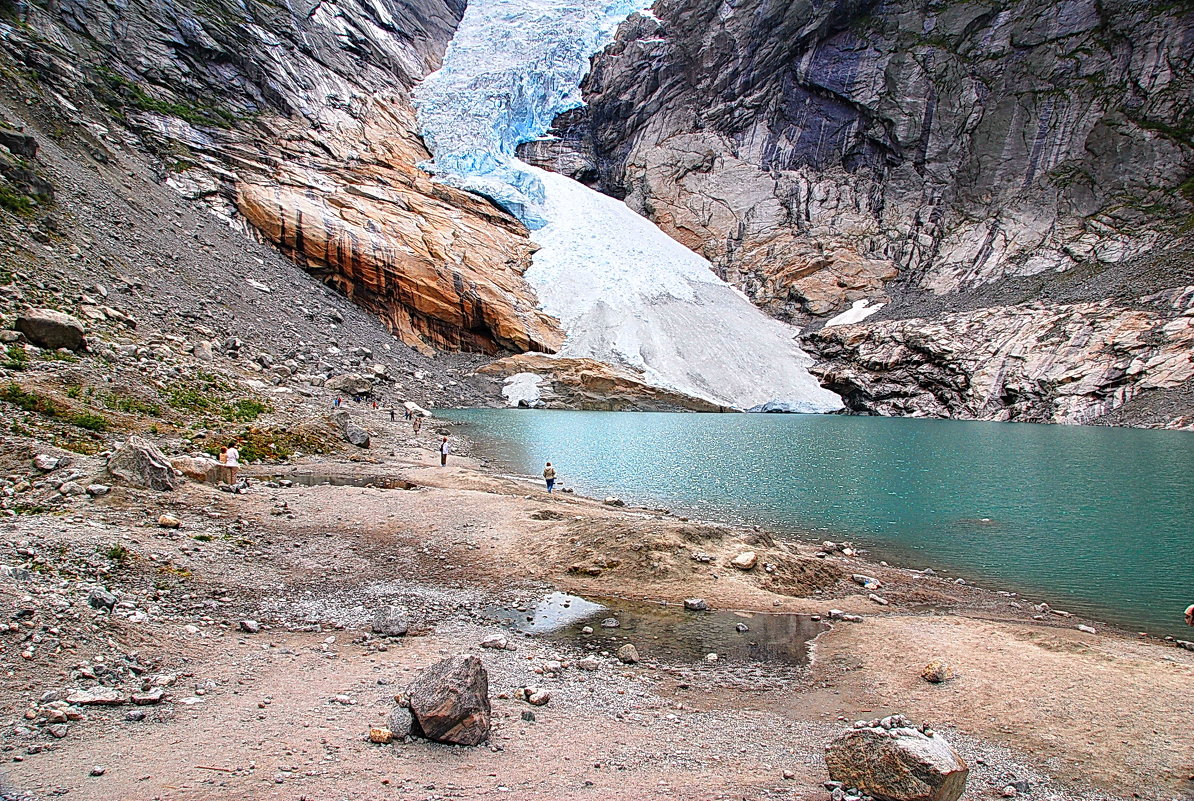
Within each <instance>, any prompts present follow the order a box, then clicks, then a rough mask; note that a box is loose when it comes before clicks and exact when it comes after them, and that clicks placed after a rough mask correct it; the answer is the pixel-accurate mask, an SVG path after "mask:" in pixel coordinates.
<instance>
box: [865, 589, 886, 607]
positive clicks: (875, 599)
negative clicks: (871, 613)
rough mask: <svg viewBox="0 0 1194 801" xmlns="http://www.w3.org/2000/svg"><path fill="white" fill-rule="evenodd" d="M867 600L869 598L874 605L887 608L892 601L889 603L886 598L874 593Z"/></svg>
mask: <svg viewBox="0 0 1194 801" xmlns="http://www.w3.org/2000/svg"><path fill="white" fill-rule="evenodd" d="M867 598H869V599H870V600H871V601H872V602H873V603H877V604H879V606H887V605H888V604H889V603H890V601H888V600H887V599H886V598H883V597H881V596H878V595H875V593H873V592H872V593H871V594H870V595H868V596H867Z"/></svg>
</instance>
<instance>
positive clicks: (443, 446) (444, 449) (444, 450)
mask: <svg viewBox="0 0 1194 801" xmlns="http://www.w3.org/2000/svg"><path fill="white" fill-rule="evenodd" d="M450 451H451V446H449V445H448V438H447V437H444V438H443V440H441V441H440V443H439V466H440V467H443V466H444V465H446V464H447V463H448V453H449V452H450Z"/></svg>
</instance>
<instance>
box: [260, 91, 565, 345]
mask: <svg viewBox="0 0 1194 801" xmlns="http://www.w3.org/2000/svg"><path fill="white" fill-rule="evenodd" d="M413 126H414V118H413V116H412V115H411V114H410V110H409V108H408V107H407V106H406V103H405V102H404V98H400V97H395V98H389V99H388V101H382V100H380V99H378V100H375V101H374V105H373V107H372V108H371V110H370V112H369V113H368V114H366V115H365V122H364V123H362V124H361V125H360V126H359V127H344V128H334V129H332V130H330V131H329V132H328V133H326V134H325V135H324V137H323V138H322V139H321V140H320V144H321V146H322V148H323V149H324V150H325V151H327V152H331V153H332V154H334V155H340V154H343V160H340V159H339V158H337V159H336V160H329V159H324V158H312V157H311V155H310V154H309V153H308V154H304V155H305V157H304V158H301V159H287V160H284V161H279V162H277V166H275V167H274V169H272V170H270V171H268V172H266V171H261V170H242V171H241V172H240V174H239V177H240V180H239V181H238V182H237V185H236V205H237V209H238V211H239V212H240V213H241V214H242V215H243V216H244V218H245V219H246V220H248V221H249V222H250V223H251V224H252V225H253V226H254V227H255V228H257V229H258V230H259V231H261V233H262V234H264V235H265V236H266V238H268V239H269V240H270V241H272V242H273V243H274V244H276V245H277V246H278V247H279V248H281V249H282V250H283V251H284V252H285V253H287V254H288V255H290V256H291V257H292V258H293V259H294V260H295V261H296V262H297V263H298V264H299V265H301V266H302V267H304V268H305V269H307V270H308V271H310V272H312V273H314V274H315V275H318V276H319V277H321V278H322V279H323V280H324V281H326V282H328V283H329V284H331V285H333V286H335V287H336V288H337V289H339V290H341V291H342V292H344V293H345V294H347V295H348V296H349V297H351V298H352V299H353V300H354V301H356V302H357V303H358V304H360V305H361V306H364V307H365V308H367V309H370V310H371V311H373V312H375V313H376V314H378V315H380V316H381V318H382V319H383V320H384V321H385V322H386V324H387V325H388V326H389V327H390V328H391V330H393V331H394V333H395V334H396V335H397V336H399V337H400V338H401V339H402V340H403V341H404V342H406V343H407V344H410V345H415V346H420V347H426V346H433V347H438V348H444V349H449V350H466V351H476V352H482V353H497V352H499V351H502V350H509V351H525V350H538V351H547V352H553V351H555V350H557V349H558V348H559V346H560V344H561V343H562V342H563V333H562V331H561V330H560V328H559V324H558V322H557V321H556V320H555V318H553V317H550V316H548V315H546V314H544V313H543V312H541V311H539V310H538V309H537V308H536V306H537V301H536V299H535V295H534V292H533V290H532V289H531V288H530V286H529V285H528V284H527V283H526V281H525V280H523V277H522V275H523V272H524V271H525V270H526V269H527V267H529V266H530V263H531V253H532V252H533V249H534V245H533V244H532V243H531V241H530V238H529V236H528V234H527V231H526V229H525V228H524V227H523V225H522V224H521V223H519V222H518V221H517V220H515V219H514V218H513V217H511V216H510V215H508V214H506V213H505V212H503V211H501V210H499V209H498V208H496V207H495V206H493V205H492V204H490V203H489V202H488V201H485V200H484V199H482V198H479V197H477V196H475V195H472V194H469V193H467V192H461V191H458V190H455V189H451V188H449V187H445V186H442V185H440V184H436V183H434V182H433V181H432V180H431V178H430V177H429V176H428V175H426V174H425V173H423V172H422V171H421V170H420V169H419V168H418V167H417V166H416V164H417V163H418V162H419V161H421V160H423V159H426V158H428V157H429V154H428V153H427V151H426V150H425V149H424V148H423V146H422V143H421V142H420V141H419V140H418V138H417V137H416V136H415V135H414V134H413V133H412V131H413ZM279 141H286V140H285V137H279ZM288 144H290V143H288Z"/></svg>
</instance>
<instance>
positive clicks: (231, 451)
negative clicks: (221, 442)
mask: <svg viewBox="0 0 1194 801" xmlns="http://www.w3.org/2000/svg"><path fill="white" fill-rule="evenodd" d="M224 466H225V467H227V468H228V483H229V484H235V483H236V470H237V468H238V467H240V451H238V450H237V449H236V444H235V443H232V442H229V443H228V450H227V452H226V453H225V458H224Z"/></svg>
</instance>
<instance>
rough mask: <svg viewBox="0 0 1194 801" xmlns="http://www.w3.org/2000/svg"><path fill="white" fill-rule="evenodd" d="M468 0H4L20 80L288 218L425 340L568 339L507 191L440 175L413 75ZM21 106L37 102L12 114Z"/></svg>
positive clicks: (308, 251) (52, 102) (78, 119)
mask: <svg viewBox="0 0 1194 801" xmlns="http://www.w3.org/2000/svg"><path fill="white" fill-rule="evenodd" d="M462 10H463V9H462V7H461V6H459V5H457V4H456V3H454V2H451V0H417V2H413V3H401V2H396V1H394V0H378V1H377V2H372V1H371V0H360V2H357V0H331V1H329V0H298V2H293V3H287V4H285V5H277V4H274V3H269V2H262V1H261V0H246V1H245V2H233V0H201V1H200V0H195V2H185V1H184V2H159V0H132V2H115V1H114V2H105V0H51V1H50V2H46V3H44V4H41V3H35V4H28V5H26V4H23V3H20V4H11V3H6V4H5V5H4V6H3V8H0V13H2V16H3V19H4V24H3V26H2V27H0V36H3V40H4V47H3V56H2V57H3V60H4V62H5V63H4V66H5V69H4V70H3V76H4V81H5V82H6V83H7V84H8V89H9V93H10V94H12V95H16V96H18V97H22V98H26V99H28V103H27V105H28V106H29V107H30V109H31V110H36V112H37V114H39V115H40V116H41V117H42V118H43V119H44V120H46V121H47V122H48V124H49V127H50V129H51V130H53V131H54V132H55V135H57V136H60V137H63V138H67V137H75V138H81V139H84V140H86V141H87V142H88V143H89V147H90V152H91V153H92V154H93V156H94V158H95V159H96V160H100V161H102V160H104V159H106V158H109V155H108V154H111V153H112V152H113V151H114V150H119V149H121V148H127V147H138V148H141V147H144V148H147V149H149V150H150V151H151V152H153V153H154V154H155V155H156V156H157V157H158V159H159V163H160V175H159V178H160V180H162V181H164V182H166V183H168V184H169V185H171V186H173V187H175V188H176V189H177V190H178V191H180V192H182V193H183V194H184V195H185V196H187V197H189V198H192V199H195V200H203V201H205V202H207V203H209V204H210V205H211V206H212V207H213V208H214V209H216V210H217V211H219V212H221V213H223V214H224V215H226V216H227V217H228V219H230V220H231V221H233V222H234V223H235V224H238V225H242V226H243V227H244V228H245V229H246V230H247V231H249V232H251V233H253V234H255V235H261V236H264V237H266V238H268V239H269V240H270V241H272V242H273V243H274V244H276V245H277V246H278V247H279V248H280V249H282V250H283V251H284V252H285V253H287V254H288V255H290V256H291V257H292V258H293V259H294V260H295V261H296V262H297V263H298V264H300V265H301V266H302V267H304V268H306V269H308V270H310V271H311V272H313V273H315V274H316V275H318V276H320V277H321V278H323V279H324V280H325V281H326V282H328V283H329V284H332V285H333V286H335V287H337V288H338V289H340V290H342V291H343V292H345V293H346V294H348V295H350V296H351V297H352V298H353V299H354V300H356V301H357V302H358V303H359V304H361V305H363V306H365V307H366V308H369V309H370V310H372V311H374V312H376V313H377V314H379V315H380V316H381V317H382V318H383V320H384V321H385V322H386V323H387V325H389V327H390V328H391V330H393V331H394V332H395V333H396V334H397V335H398V336H400V337H401V338H402V339H403V340H404V341H406V342H407V343H408V344H412V345H416V346H419V347H423V348H427V347H430V346H436V347H442V348H449V349H460V350H468V351H480V352H487V353H493V352H498V351H502V350H514V351H522V350H528V349H539V350H549V351H550V350H553V349H554V348H555V347H556V346H557V345H558V344H559V341H560V338H561V334H560V331H559V328H558V325H557V324H556V322H555V321H554V320H553V319H551V318H550V317H547V316H546V315H544V314H542V313H540V312H538V311H537V310H536V308H535V300H534V295H533V292H531V291H530V289H529V288H528V287H527V285H526V283H525V282H524V281H523V279H522V273H523V271H525V270H526V268H527V267H528V266H529V264H530V254H531V251H532V246H531V243H530V241H529V239H528V238H527V235H526V231H525V229H524V228H523V226H522V225H521V224H520V223H519V222H518V221H516V220H515V219H514V218H512V217H510V216H509V215H508V214H505V213H504V212H502V211H500V210H498V209H496V208H494V207H493V206H492V205H491V204H490V203H488V202H486V201H484V200H482V199H480V198H477V197H476V196H474V195H470V194H468V193H464V192H459V191H455V190H452V189H448V188H446V187H442V186H439V185H436V184H434V183H432V181H431V180H430V178H429V177H428V176H426V175H425V174H424V173H423V172H422V171H421V170H419V169H418V168H417V166H416V165H417V163H418V162H420V161H422V160H424V159H426V158H428V155H429V154H428V153H427V151H426V150H425V149H424V147H423V145H422V143H421V141H420V140H419V138H418V136H417V135H416V134H415V122H414V113H413V110H412V108H411V105H410V97H409V89H410V87H411V86H412V85H413V84H414V83H415V81H417V80H418V79H420V78H421V77H422V76H423V75H425V74H427V73H428V72H430V71H432V70H434V69H435V68H436V67H437V66H438V63H439V59H440V56H441V54H442V52H443V50H444V48H445V46H446V44H447V42H448V41H449V39H450V38H451V36H452V33H453V31H454V30H455V26H456V23H457V21H458V20H459V17H460V14H461V13H462ZM11 122H12V123H14V124H18V125H19V124H20V123H21V122H22V121H21V120H12V121H11Z"/></svg>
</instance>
